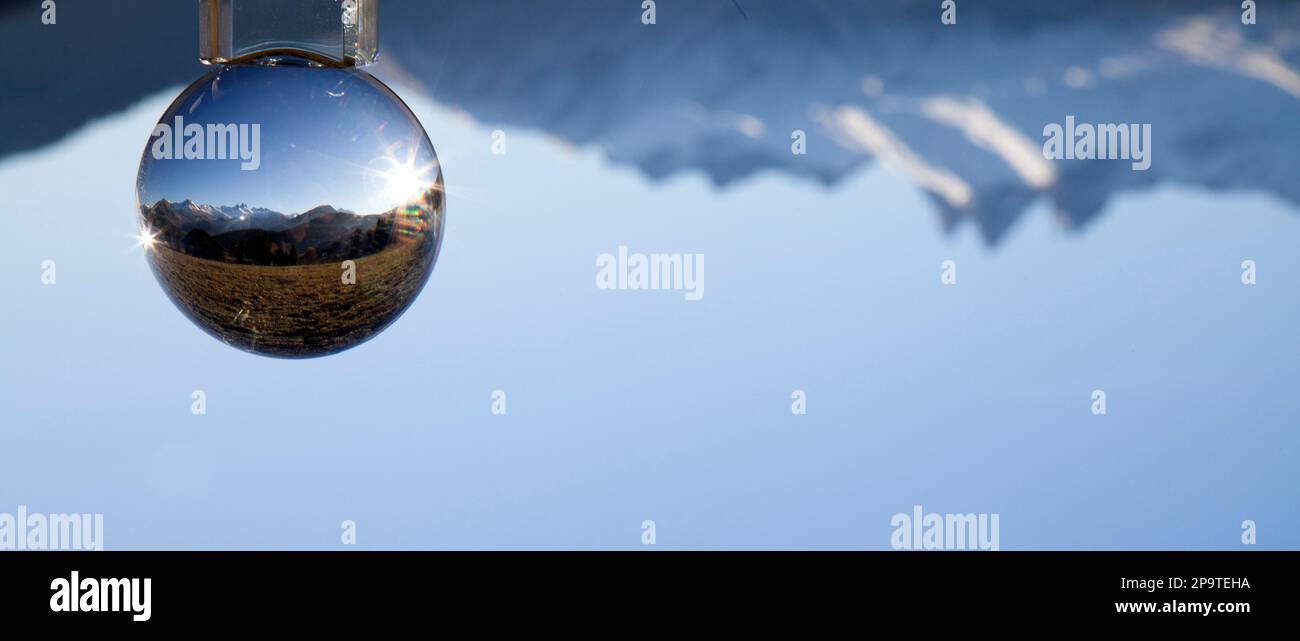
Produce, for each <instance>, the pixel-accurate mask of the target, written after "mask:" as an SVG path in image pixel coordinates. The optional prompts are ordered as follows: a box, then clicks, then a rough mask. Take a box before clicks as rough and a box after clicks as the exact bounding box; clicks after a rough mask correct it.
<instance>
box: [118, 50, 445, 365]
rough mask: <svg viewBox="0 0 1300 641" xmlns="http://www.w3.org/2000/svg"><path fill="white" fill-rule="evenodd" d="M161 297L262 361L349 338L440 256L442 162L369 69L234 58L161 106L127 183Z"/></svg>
mask: <svg viewBox="0 0 1300 641" xmlns="http://www.w3.org/2000/svg"><path fill="white" fill-rule="evenodd" d="M136 197H137V204H138V206H139V221H138V222H139V237H140V244H141V246H142V247H143V248H144V252H145V255H146V257H147V260H148V263H149V265H150V268H151V269H152V270H153V273H154V276H155V277H156V278H157V279H158V282H159V284H161V285H162V288H163V291H164V292H166V294H167V296H168V297H169V298H171V300H172V302H173V303H175V305H176V307H177V308H179V309H180V311H181V313H183V314H184V315H185V316H186V317H188V318H189V319H190V320H191V321H193V322H194V324H195V325H198V326H199V327H200V328H201V329H203V330H204V331H205V332H207V333H208V334H211V335H212V336H214V337H215V338H217V339H218V340H221V341H223V342H225V343H226V344H228V345H232V346H234V347H237V348H239V349H242V350H246V351H248V352H252V353H255V354H261V355H266V356H276V357H283V358H307V357H313V356H323V355H327V354H333V353H336V352H339V351H342V350H345V349H348V348H350V347H353V346H356V345H358V344H360V343H362V342H364V341H366V340H368V339H370V338H372V337H373V336H375V335H376V334H378V333H379V332H381V331H383V329H384V328H385V327H387V326H388V325H390V324H391V323H393V321H395V320H397V317H398V316H400V315H401V314H402V312H404V311H405V310H406V309H407V308H408V307H409V306H410V305H411V303H412V301H414V300H415V297H416V296H417V295H418V294H419V293H420V290H421V289H422V288H423V287H424V284H425V282H426V281H427V280H428V279H429V275H430V273H431V272H432V270H433V265H434V262H435V261H436V260H437V257H438V248H439V245H440V244H441V241H442V227H443V212H444V209H445V203H444V193H443V185H442V169H441V167H440V166H439V164H438V157H437V154H436V153H435V152H434V149H433V145H432V144H431V143H430V142H429V137H428V136H427V135H426V134H425V132H424V128H423V127H422V126H421V125H420V122H419V121H418V120H417V119H416V117H415V115H414V114H412V113H411V110H410V109H409V108H407V106H406V105H405V104H404V103H403V102H402V101H401V99H399V98H398V97H397V95H396V94H394V93H393V91H392V90H390V89H389V88H388V87H387V86H385V85H384V84H383V83H381V82H379V81H378V80H376V79H375V78H374V77H372V76H371V75H369V74H367V73H365V72H364V71H361V70H358V69H354V68H346V67H330V66H322V65H320V64H315V63H313V64H307V63H299V64H294V63H289V62H286V61H285V60H277V61H274V63H273V64H235V65H227V66H223V67H220V68H218V69H216V70H214V71H212V72H211V73H208V74H207V75H205V76H203V77H202V78H200V79H199V80H197V81H196V82H194V83H193V84H192V85H190V86H189V87H188V88H187V89H185V91H184V92H182V93H181V94H180V96H179V97H177V98H176V100H175V101H173V102H172V104H171V106H170V107H169V108H168V109H167V111H166V113H164V114H163V116H162V118H161V119H160V120H159V121H158V125H157V126H156V127H155V128H154V130H153V132H152V134H151V136H150V138H149V141H148V143H147V145H146V147H145V150H144V154H143V157H142V159H141V161H140V171H139V174H138V177H137V181H136Z"/></svg>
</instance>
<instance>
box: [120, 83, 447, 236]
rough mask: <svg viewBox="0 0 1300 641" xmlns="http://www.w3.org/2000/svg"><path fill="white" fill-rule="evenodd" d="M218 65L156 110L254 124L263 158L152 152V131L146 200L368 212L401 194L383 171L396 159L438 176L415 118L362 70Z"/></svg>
mask: <svg viewBox="0 0 1300 641" xmlns="http://www.w3.org/2000/svg"><path fill="white" fill-rule="evenodd" d="M219 71H220V76H219V77H218V76H214V75H211V74H209V75H205V76H204V82H202V83H200V84H196V85H195V86H194V87H193V88H192V89H193V90H192V91H191V92H189V93H187V94H186V95H185V96H183V98H182V99H181V102H180V103H179V104H178V105H177V106H176V107H175V109H174V110H169V111H168V113H167V114H163V110H161V109H160V110H159V120H160V122H161V123H165V124H167V125H168V126H169V127H170V128H171V129H172V130H174V129H175V117H176V116H180V117H181V118H182V119H183V120H182V122H183V123H184V124H185V125H186V126H188V125H191V124H199V125H204V126H206V125H227V124H235V125H244V126H247V127H249V128H248V129H241V131H244V132H251V131H252V130H251V126H252V125H254V124H255V125H258V132H259V137H258V143H259V145H258V156H259V157H258V162H260V166H257V167H256V169H252V170H245V169H243V168H242V163H241V158H244V159H246V158H250V157H251V156H252V155H251V154H244V155H243V156H241V155H240V154H239V153H236V152H234V151H233V150H228V153H227V157H226V158H224V159H221V158H218V159H203V160H197V161H196V160H189V159H177V158H164V159H154V158H153V156H152V152H153V143H154V141H156V140H157V138H149V139H148V143H149V145H148V146H147V147H146V148H145V149H144V159H145V161H146V162H147V163H148V164H149V171H148V175H147V178H146V179H144V180H142V181H141V194H140V200H141V202H142V203H143V204H146V205H150V204H153V203H154V202H156V201H157V200H158V199H160V198H166V199H168V200H171V201H173V202H176V201H183V200H193V201H195V202H197V203H200V204H208V205H217V206H230V205H237V204H239V203H246V204H248V205H250V206H252V207H265V208H267V209H272V210H275V211H278V212H280V213H284V214H296V213H301V212H304V211H307V210H309V209H311V208H312V207H316V206H318V205H332V206H334V207H336V208H339V209H346V210H349V211H352V212H355V213H361V214H373V213H381V212H384V211H387V210H388V209H391V208H392V207H394V206H398V205H400V204H403V203H404V202H405V200H406V198H405V197H394V195H393V194H391V193H389V192H390V190H389V189H388V187H389V184H390V183H389V181H388V177H389V176H391V175H396V174H400V173H401V172H402V171H403V169H402V168H409V169H411V170H415V169H417V168H418V169H424V170H425V171H424V173H423V175H422V179H423V180H424V181H425V182H428V183H431V182H432V181H433V180H434V178H435V177H436V174H437V168H436V159H435V158H434V156H433V154H432V153H430V152H429V150H428V148H427V147H426V146H425V145H424V137H423V135H422V131H421V130H420V128H419V126H418V123H412V121H411V116H410V114H409V113H408V112H407V111H406V109H405V107H404V106H403V104H402V102H401V101H400V100H392V99H390V96H389V93H388V92H387V91H386V90H384V89H383V88H382V87H379V86H376V85H374V84H373V82H368V81H367V78H369V76H368V74H365V72H359V71H356V70H350V69H318V68H300V67H274V68H272V67H260V66H256V65H245V66H234V67H228V68H224V69H219ZM215 73H217V72H215V71H214V72H213V74H215ZM214 77H216V80H215V81H213V80H212V79H213V78H214ZM177 93H180V92H177ZM246 135H247V134H246ZM204 143H205V144H206V138H205V141H204ZM242 145H248V147H245V148H243V151H246V150H249V149H252V148H253V147H252V145H251V144H249V143H248V142H241V146H242ZM173 147H175V145H173ZM172 151H173V153H176V151H177V150H176V149H173V150H172ZM205 151H206V149H205ZM251 166H252V165H250V167H251ZM408 173H409V172H408Z"/></svg>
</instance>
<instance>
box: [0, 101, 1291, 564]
mask: <svg viewBox="0 0 1300 641" xmlns="http://www.w3.org/2000/svg"><path fill="white" fill-rule="evenodd" d="M397 89H398V92H399V93H400V94H402V95H403V96H404V97H407V98H408V100H409V103H410V104H411V106H412V108H413V109H414V110H415V111H416V114H417V115H418V116H419V118H420V120H421V121H422V122H423V123H424V125H425V128H426V129H427V131H428V133H429V136H430V138H431V140H432V141H433V144H434V146H435V148H436V150H437V152H438V154H439V157H440V158H441V160H442V166H443V169H444V171H445V178H446V181H447V190H448V209H447V219H446V220H447V226H446V229H445V237H444V240H443V245H442V252H441V255H440V257H439V260H438V264H437V266H436V267H435V269H434V272H433V276H432V278H431V279H430V281H429V283H428V285H427V286H426V288H425V290H424V292H423V293H422V294H421V295H420V297H419V298H418V299H417V300H416V301H415V303H414V304H413V306H412V307H411V308H410V309H409V310H408V311H407V312H406V314H405V315H404V316H403V317H402V318H400V319H399V320H398V321H397V322H396V323H395V324H394V325H392V326H391V327H390V328H389V329H387V330H386V331H385V332H384V333H382V334H381V335H379V336H378V337H376V338H375V339H373V340H371V341H369V342H367V343H365V344H363V345H361V346H359V347H357V348H355V349H352V350H349V351H347V352H343V353H341V354H338V355H335V356H330V357H327V358H322V359H312V360H306V361H283V360H275V359H270V358H264V357H258V356H253V355H249V354H246V353H243V352H240V351H237V350H235V349H232V348H230V347H227V346H225V345H223V344H221V343H219V342H217V341H215V340H213V339H212V338H210V337H208V336H207V335H205V334H204V333H203V332H202V331H200V330H199V329H198V328H197V327H195V326H193V325H192V324H191V323H190V322H189V321H187V320H186V319H185V318H184V317H183V316H182V315H181V314H180V313H179V312H178V311H177V310H176V309H175V308H174V307H173V306H172V304H171V303H170V302H169V301H168V300H167V298H166V296H164V295H163V293H162V291H161V289H160V288H159V286H158V284H157V283H156V282H155V281H154V279H153V276H152V275H151V274H150V272H149V270H148V268H147V266H146V263H145V260H144V259H143V257H142V256H141V253H140V249H139V248H138V247H135V246H134V242H135V241H134V240H133V238H132V236H133V235H134V233H135V232H136V212H135V209H134V201H133V199H134V195H135V194H134V191H133V189H132V187H133V185H134V184H135V177H136V176H135V174H136V169H137V166H138V161H139V153H140V150H141V147H142V144H143V143H144V142H145V140H146V138H147V136H148V133H149V131H150V130H151V128H152V126H153V124H154V122H155V121H156V120H157V118H158V115H159V114H160V113H162V111H163V109H165V108H166V106H167V104H168V103H169V102H170V100H171V99H172V98H173V97H174V96H175V95H176V94H177V93H178V92H179V90H180V88H176V89H174V90H171V91H168V92H163V93H161V94H158V95H155V96H152V97H150V98H148V99H146V100H144V101H142V102H140V103H139V104H137V105H136V106H135V107H133V108H132V109H130V110H129V111H127V112H124V113H121V114H118V115H115V116H112V117H110V118H106V119H103V120H101V121H98V122H96V123H93V124H91V125H90V126H88V127H86V128H84V129H82V130H80V131H78V132H77V133H76V134H74V135H73V136H71V137H69V138H67V139H65V140H63V141H61V142H59V143H57V144H55V145H52V146H50V147H47V148H45V149H42V150H40V151H37V152H32V153H26V154H22V155H17V156H13V157H10V158H8V159H6V160H5V161H4V162H3V163H0V193H5V194H7V195H8V196H7V198H8V201H7V202H6V206H5V216H6V217H7V221H8V223H9V226H10V229H11V233H12V234H13V237H14V238H20V239H23V242H21V243H15V244H13V247H12V248H11V250H10V251H7V252H3V253H0V267H2V268H3V269H4V270H5V271H6V272H7V273H9V274H11V275H12V277H11V278H8V279H4V280H3V281H0V288H3V289H2V290H0V295H2V296H3V298H4V299H5V300H6V301H8V304H7V305H6V306H5V307H4V308H3V309H0V333H2V334H3V335H4V336H6V337H8V338H7V339H6V343H5V353H4V356H5V357H4V359H3V363H4V364H3V367H0V376H2V377H3V379H2V380H0V383H2V384H0V407H2V408H3V421H0V423H2V424H3V425H2V426H0V512H10V513H12V512H14V510H15V509H16V506H18V505H26V506H27V507H28V510H29V511H33V512H35V511H43V512H99V513H103V514H104V535H105V547H106V548H107V549H193V548H197V549H336V548H342V547H344V546H342V545H341V543H340V534H341V529H340V525H341V523H342V522H343V521H345V520H352V521H355V522H356V524H357V534H358V547H361V548H368V549H465V548H470V549H481V548H487V549H495V548H510V549H514V548H520V549H536V548H543V549H551V548H565V549H567V548H599V549H604V548H610V549H622V548H627V549H641V548H642V545H641V523H642V521H644V520H646V519H651V520H654V521H655V522H656V525H657V539H658V544H657V547H658V548H661V549H751V548H761V549H769V548H778V549H780V548H797V549H888V548H889V544H890V534H891V532H892V528H891V527H890V525H889V522H890V518H891V516H892V515H894V514H895V513H899V512H904V513H910V511H911V509H912V506H913V505H918V504H919V505H922V506H924V508H925V510H926V511H927V512H939V513H947V512H954V513H997V514H999V515H1000V526H1001V531H1000V545H1001V548H1002V549H1004V550H1023V549H1242V548H1243V546H1242V545H1241V542H1240V532H1241V530H1240V525H1241V522H1242V521H1243V520H1246V519H1251V520H1254V521H1256V523H1257V524H1258V533H1259V534H1258V536H1259V539H1258V540H1259V544H1258V546H1257V547H1259V548H1292V549H1293V548H1297V547H1300V516H1297V510H1296V509H1295V505H1296V488H1297V486H1298V482H1300V472H1298V471H1297V467H1296V465H1295V456H1294V452H1295V451H1296V448H1297V446H1298V445H1300V432H1297V430H1296V427H1297V425H1300V395H1297V394H1296V393H1295V392H1294V390H1293V384H1294V381H1295V380H1297V378H1298V375H1300V341H1296V340H1295V327H1296V326H1297V321H1298V320H1300V305H1297V299H1296V296H1295V291H1296V290H1295V287H1294V286H1293V285H1292V284H1293V283H1295V282H1297V281H1300V257H1297V255H1296V253H1295V247H1296V246H1297V242H1298V241H1300V217H1298V216H1297V214H1300V212H1297V211H1295V209H1294V208H1293V207H1291V206H1288V205H1285V204H1283V203H1281V202H1280V201H1278V200H1276V199H1274V198H1272V197H1269V196H1266V195H1262V194H1258V193H1251V192H1209V191H1203V190H1199V189H1190V188H1186V187H1182V186H1178V185H1171V184H1163V185H1160V186H1158V187H1156V188H1154V189H1150V190H1143V191H1137V192H1126V193H1123V194H1121V195H1120V196H1119V197H1117V198H1116V199H1114V200H1113V201H1112V203H1111V205H1110V206H1109V210H1108V211H1107V212H1105V214H1104V215H1103V216H1101V217H1099V219H1098V220H1097V221H1096V222H1095V223H1094V224H1093V225H1091V226H1090V227H1088V228H1087V229H1085V230H1082V231H1080V232H1078V233H1070V232H1067V231H1065V230H1062V229H1061V228H1060V227H1059V226H1057V225H1056V224H1055V223H1054V222H1053V219H1052V216H1051V212H1050V211H1048V208H1047V207H1046V206H1044V205H1041V204H1040V205H1039V206H1037V207H1036V208H1035V210H1034V211H1032V212H1031V213H1030V214H1029V215H1027V216H1025V217H1024V219H1023V220H1022V221H1021V222H1020V223H1019V225H1018V226H1017V227H1016V228H1015V229H1014V230H1013V231H1012V232H1011V234H1010V235H1009V237H1008V238H1007V239H1006V240H1005V241H1004V242H1003V244H1001V245H1000V246H998V247H997V248H989V247H987V246H986V245H984V244H983V243H981V242H980V240H979V239H978V238H977V235H976V234H975V233H974V231H973V230H971V229H969V227H967V228H963V229H962V230H961V231H959V232H958V233H957V234H955V235H952V236H945V235H943V234H941V233H940V230H939V227H938V223H937V221H936V217H935V216H934V213H933V210H932V205H931V203H930V201H929V200H928V199H927V197H926V196H925V195H924V194H923V193H922V192H921V191H919V190H918V189H917V188H916V187H914V186H913V185H911V184H909V183H908V182H907V181H906V180H905V179H903V178H901V177H899V176H897V175H895V174H893V173H891V172H890V171H889V170H887V169H883V168H881V167H879V166H872V167H871V168H869V169H866V170H863V171H861V172H859V173H858V174H856V175H854V176H853V177H852V178H850V179H849V180H847V181H845V182H844V183H842V184H840V185H839V186H837V187H835V188H831V189H826V188H823V187H821V186H819V185H816V184H813V183H811V182H807V181H801V180H798V179H796V178H791V177H788V176H785V175H782V174H777V173H771V172H769V173H762V174H759V175H758V176H757V177H755V178H753V179H750V180H747V181H744V182H742V183H740V184H738V185H736V186H734V187H732V188H729V189H727V190H718V189H715V188H713V187H712V186H710V184H709V182H708V181H707V180H706V179H705V177H704V176H703V175H702V174H689V175H685V176H682V177H679V178H674V179H672V180H669V181H666V182H662V183H655V182H651V181H648V180H646V179H645V178H643V177H642V176H641V175H639V174H638V173H635V172H634V171H633V170H630V169H627V168H623V167H616V166H611V165H610V164H608V163H607V162H606V161H605V160H604V159H603V157H602V155H601V154H600V152H599V151H598V150H594V149H581V150H573V149H570V148H569V147H567V146H566V145H563V144H560V143H559V142H557V141H555V140H553V139H551V138H549V137H547V136H544V135H541V134H537V133H533V132H529V131H525V130H515V129H511V130H509V131H508V135H509V146H508V153H507V154H506V155H493V154H491V153H490V146H491V132H492V130H493V129H496V128H497V127H496V126H494V125H492V124H491V123H475V122H472V121H469V120H467V119H466V118H465V117H464V116H463V115H460V114H458V113H457V112H455V111H453V110H450V109H447V108H444V107H441V106H438V105H435V104H433V103H431V102H429V101H427V100H425V99H423V98H421V97H419V96H418V95H415V94H414V93H411V92H407V91H404V90H402V88H401V87H397ZM254 173H256V172H254ZM323 178H326V177H322V179H323ZM267 193H268V196H267V198H268V199H270V198H273V196H272V195H270V194H272V192H271V190H269V189H268V192H267ZM195 199H196V200H200V198H198V197H196V198H195ZM222 204H229V203H224V202H223V203H222ZM250 204H252V203H251V202H250ZM263 206H268V207H275V206H279V205H278V204H277V203H274V202H268V203H265V204H263ZM619 245H627V246H629V248H630V250H631V251H640V252H647V253H649V252H670V253H679V252H680V253H703V254H705V256H706V257H707V260H706V271H705V284H706V287H705V296H704V298H703V299H702V300H700V301H694V302H692V301H687V300H685V298H684V297H683V295H682V292H679V291H678V292H674V291H661V292H647V291H602V290H599V289H597V288H596V287H595V276H596V264H595V260H596V257H597V256H598V255H600V254H602V253H614V252H616V251H617V248H618V247H619ZM47 259H49V260H54V261H56V263H57V270H58V271H57V274H58V284H57V285H54V286H43V285H42V284H41V282H40V266H41V263H42V261H43V260H47ZM947 259H951V260H954V261H956V263H957V265H958V283H957V285H955V286H951V287H945V286H942V285H941V284H940V282H939V274H940V264H941V262H942V261H944V260H947ZM1245 259H1251V260H1254V261H1256V263H1257V264H1258V266H1259V282H1258V284H1257V285H1255V286H1243V285H1242V284H1241V283H1240V273H1241V270H1240V263H1241V261H1242V260H1245ZM195 389H201V390H204V391H205V392H206V394H207V414H206V415H203V416H194V415H192V414H191V413H190V404H191V397H190V394H191V392H192V391H193V390H195ZM795 389H801V390H804V391H805V392H806V393H807V397H808V413H807V415H804V416H796V415H793V414H792V413H791V412H790V403H791V398H790V395H791V392H792V390H795ZM1094 389H1103V390H1105V391H1106V393H1107V414H1106V415H1105V416H1094V415H1093V414H1092V413H1091V412H1090V406H1091V402H1092V399H1091V393H1092V391H1093V390H1094ZM494 390H504V391H505V392H506V393H507V395H508V413H507V414H506V415H505V416H494V415H493V414H492V413H491V412H490V411H489V409H490V405H491V394H492V392H493V391H494Z"/></svg>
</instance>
